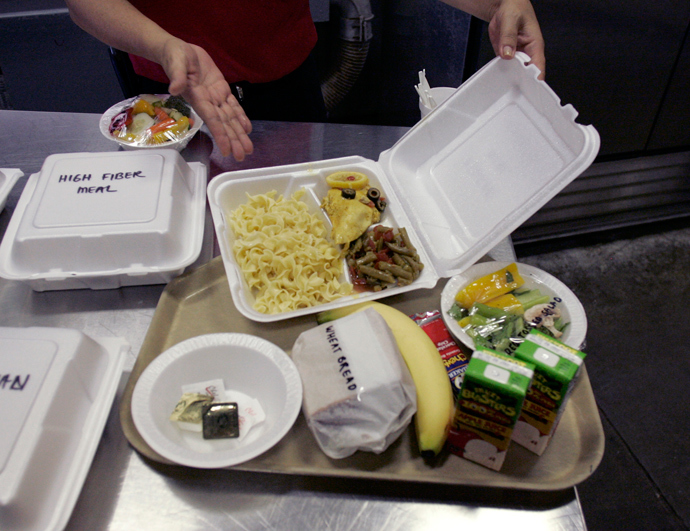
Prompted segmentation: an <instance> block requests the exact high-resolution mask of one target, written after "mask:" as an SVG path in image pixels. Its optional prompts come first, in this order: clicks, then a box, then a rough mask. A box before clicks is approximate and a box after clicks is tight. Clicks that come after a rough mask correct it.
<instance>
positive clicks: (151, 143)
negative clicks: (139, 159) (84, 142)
mask: <svg viewBox="0 0 690 531" xmlns="http://www.w3.org/2000/svg"><path fill="white" fill-rule="evenodd" d="M202 125H203V121H202V120H201V118H200V117H199V115H198V114H197V113H196V112H195V111H194V109H192V108H191V106H190V105H189V104H188V103H187V102H186V101H184V99H182V98H180V97H179V96H171V95H170V94H141V95H139V96H135V97H133V98H129V99H126V100H124V101H121V102H120V103H118V104H116V105H113V106H112V107H111V108H110V109H108V110H107V111H106V112H104V113H103V116H101V120H100V123H99V126H100V130H101V133H102V134H103V136H105V137H106V138H108V139H110V140H112V141H114V142H117V143H118V144H120V145H121V146H122V148H123V149H125V150H136V149H161V148H169V149H175V150H176V151H182V150H183V149H184V148H185V147H187V144H188V143H189V141H190V140H191V139H192V137H193V136H194V135H195V134H196V133H197V132H198V131H199V129H201V126H202Z"/></svg>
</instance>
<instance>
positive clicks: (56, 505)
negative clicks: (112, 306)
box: [0, 327, 130, 531]
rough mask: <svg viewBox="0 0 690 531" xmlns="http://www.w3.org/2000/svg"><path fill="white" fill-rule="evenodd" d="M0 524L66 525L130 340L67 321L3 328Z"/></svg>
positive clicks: (26, 528) (25, 530)
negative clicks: (50, 325) (74, 327)
mask: <svg viewBox="0 0 690 531" xmlns="http://www.w3.org/2000/svg"><path fill="white" fill-rule="evenodd" d="M0 345H1V346H2V349H3V355H4V357H3V361H4V363H5V370H6V371H7V376H8V377H10V378H11V382H9V381H8V382H7V385H5V386H3V387H2V388H0V393H1V394H2V395H3V404H5V405H6V406H8V407H4V408H3V411H2V412H0V424H1V425H2V429H3V433H4V438H3V441H2V442H1V443H0V528H1V529H3V530H4V531H13V530H15V529H16V530H20V529H21V530H22V531H32V530H60V529H63V528H64V527H65V525H66V524H67V521H68V520H69V517H70V515H71V513H72V509H73V508H74V505H75V503H76V501H77V498H78V497H79V493H80V492H81V488H82V486H83V483H84V480H85V479H86V475H87V473H88V470H89V468H90V466H91V462H92V460H93V456H94V454H95V452H96V448H97V447H98V443H99V441H100V438H101V434H102V432H103V428H104V426H105V422H106V419H107V417H108V414H109V412H110V408H111V405H112V402H113V399H114V396H115V393H116V391H117V387H118V385H119V382H120V378H121V375H122V369H123V367H124V363H125V358H126V355H127V352H128V351H129V348H130V345H129V344H128V343H127V341H125V340H124V339H122V338H92V337H90V336H87V335H86V334H83V333H82V332H79V331H77V330H72V329H67V328H47V327H29V328H7V327H2V328H0Z"/></svg>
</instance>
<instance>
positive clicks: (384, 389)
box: [292, 308, 417, 459]
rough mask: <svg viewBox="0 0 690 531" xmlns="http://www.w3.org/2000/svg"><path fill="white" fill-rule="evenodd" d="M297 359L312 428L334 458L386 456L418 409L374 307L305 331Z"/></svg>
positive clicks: (404, 368)
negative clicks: (365, 454)
mask: <svg viewBox="0 0 690 531" xmlns="http://www.w3.org/2000/svg"><path fill="white" fill-rule="evenodd" d="M292 359H293V361H294V362H295V365H297V368H298V370H299V373H300V376H301V377H302V384H303V387H304V394H303V402H302V411H303V413H304V416H305V417H306V419H307V424H308V425H309V428H310V429H311V431H312V433H313V434H314V437H315V438H316V441H317V443H318V444H319V447H320V448H321V449H322V450H323V451H324V453H325V454H326V455H328V456H329V457H331V458H334V459H340V458H343V457H348V456H350V455H352V454H353V453H355V452H356V451H357V450H363V451H370V452H374V453H381V452H383V451H384V450H385V449H386V448H388V446H390V444H391V443H392V442H393V441H395V439H397V438H398V437H399V436H400V434H401V433H402V432H403V430H405V428H406V427H407V426H408V424H409V423H410V420H411V419H412V416H413V415H414V413H415V412H416V410H417V403H416V393H415V387H414V383H413V381H412V377H411V376H410V373H409V371H408V370H407V366H406V365H405V361H404V360H403V358H402V356H401V355H400V352H399V350H398V346H397V344H396V342H395V338H394V337H393V333H392V332H391V330H390V328H389V327H388V325H387V324H386V321H385V320H384V319H383V317H381V315H379V313H378V312H377V311H376V310H374V309H373V308H367V309H366V310H363V311H360V312H356V313H353V314H351V315H348V316H346V317H342V318H340V319H337V320H335V321H331V322H329V323H324V324H322V325H320V326H318V327H316V328H312V329H311V330H307V331H306V332H303V333H302V334H301V335H300V336H299V337H298V338H297V341H296V342H295V345H294V346H293V348H292Z"/></svg>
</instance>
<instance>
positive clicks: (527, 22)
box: [443, 0, 546, 79]
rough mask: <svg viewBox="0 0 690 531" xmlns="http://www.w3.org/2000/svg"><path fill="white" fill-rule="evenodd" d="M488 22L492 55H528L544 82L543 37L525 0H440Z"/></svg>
mask: <svg viewBox="0 0 690 531" xmlns="http://www.w3.org/2000/svg"><path fill="white" fill-rule="evenodd" d="M443 2H445V3H446V4H449V5H451V6H453V7H457V8H458V9H461V10H462V11H465V12H466V13H469V14H470V15H473V16H475V17H477V18H479V19H481V20H484V21H485V22H488V23H489V39H490V40H491V45H492V46H493V48H494V52H495V53H496V55H499V56H501V57H503V58H504V59H512V57H513V56H514V55H515V52H516V51H520V52H525V53H526V54H527V55H529V56H530V63H531V64H533V65H535V66H536V67H537V68H539V70H541V74H540V76H539V78H540V79H544V74H545V72H546V58H545V56H544V37H543V36H542V34H541V29H540V28H539V22H538V21H537V15H536V14H535V13H534V8H533V7H532V4H531V3H530V1H529V0H443Z"/></svg>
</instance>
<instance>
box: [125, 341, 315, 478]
mask: <svg viewBox="0 0 690 531" xmlns="http://www.w3.org/2000/svg"><path fill="white" fill-rule="evenodd" d="M218 378H220V379H222V380H223V383H224V386H225V389H226V391H229V390H234V391H239V392H240V393H244V394H245V395H248V396H250V397H251V398H255V399H257V400H258V401H259V403H260V404H261V407H262V408H263V410H264V413H265V414H266V419H265V420H264V421H263V422H262V423H261V424H258V425H256V426H252V428H251V430H250V431H249V432H248V433H247V435H246V437H242V438H241V439H208V440H205V439H203V437H202V434H201V433H198V432H192V431H186V430H183V429H181V428H180V427H179V426H178V425H177V424H176V423H175V422H173V421H171V420H170V419H169V417H170V414H171V413H172V411H173V409H174V408H175V405H176V404H177V402H178V401H179V399H180V397H181V396H182V386H183V385H188V384H194V383H197V382H204V381H207V380H213V379H218ZM301 406H302V380H301V379H300V376H299V373H298V371H297V367H295V364H294V363H293V362H292V360H291V359H290V357H289V356H288V355H287V354H286V353H285V351H283V350H282V349H280V348H279V347H277V346H276V345H274V344H273V343H270V342H268V341H266V340H265V339H261V338H259V337H256V336H251V335H248V334H207V335H202V336H197V337H193V338H191V339H188V340H186V341H183V342H181V343H178V344H177V345H174V346H173V347H171V348H170V349H168V350H166V351H165V352H163V353H162V354H161V355H160V356H158V357H157V358H156V359H155V360H153V361H152V362H151V364H150V365H149V366H148V367H147V368H146V369H145V370H144V372H143V373H142V374H141V376H140V377H139V380H138V381H137V384H136V386H135V388H134V391H133V394H132V419H133V421H134V425H135V426H136V428H137V430H138V431H139V433H140V434H141V436H142V437H143V438H144V440H145V441H146V442H147V443H148V444H149V446H150V447H151V448H152V449H153V450H155V451H156V452H158V453H159V454H160V455H161V456H163V457H165V458H166V459H169V460H170V461H172V462H174V463H177V464H180V465H185V466H189V467H195V468H224V467H230V466H233V465H237V464H239V463H243V462H245V461H249V460H250V459H253V458H254V457H257V456H258V455H261V454H262V453H264V452H266V451H267V450H269V449H270V448H272V447H273V446H274V445H275V444H277V443H278V442H279V441H280V440H281V439H282V438H283V437H284V436H285V434H286V433H287V432H288V430H289V429H290V428H291V427H292V425H293V424H294V422H295V420H296V419H297V415H298V414H299V411H300V408H301Z"/></svg>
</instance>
